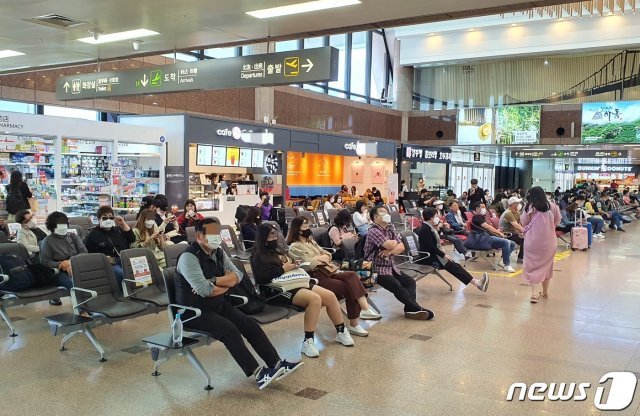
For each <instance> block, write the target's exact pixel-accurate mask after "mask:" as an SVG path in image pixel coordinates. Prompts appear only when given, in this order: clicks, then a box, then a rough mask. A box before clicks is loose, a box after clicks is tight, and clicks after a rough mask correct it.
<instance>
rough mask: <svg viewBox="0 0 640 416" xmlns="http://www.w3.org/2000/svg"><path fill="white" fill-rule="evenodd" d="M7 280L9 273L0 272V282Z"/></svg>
mask: <svg viewBox="0 0 640 416" xmlns="http://www.w3.org/2000/svg"><path fill="white" fill-rule="evenodd" d="M8 281H9V275H8V274H0V283H6V282H8Z"/></svg>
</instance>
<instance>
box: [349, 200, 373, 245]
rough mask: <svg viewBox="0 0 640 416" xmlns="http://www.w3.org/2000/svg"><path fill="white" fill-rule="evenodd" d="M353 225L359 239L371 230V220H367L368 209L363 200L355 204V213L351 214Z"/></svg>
mask: <svg viewBox="0 0 640 416" xmlns="http://www.w3.org/2000/svg"><path fill="white" fill-rule="evenodd" d="M353 223H354V225H355V226H356V231H357V232H358V236H359V237H360V238H364V237H366V236H367V233H368V232H369V228H371V224H372V222H371V218H369V208H367V205H366V204H365V202H364V201H363V200H360V201H358V202H356V211H355V212H354V213H353Z"/></svg>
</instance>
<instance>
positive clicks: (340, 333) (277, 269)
mask: <svg viewBox="0 0 640 416" xmlns="http://www.w3.org/2000/svg"><path fill="white" fill-rule="evenodd" d="M251 268H252V269H253V277H254V279H255V281H256V283H259V284H263V285H268V284H269V283H271V281H272V280H273V279H275V278H276V277H280V276H282V275H283V274H285V273H286V272H290V271H291V270H294V269H298V268H300V262H299V261H294V260H293V259H291V258H290V257H289V256H287V254H286V253H285V252H283V251H281V250H280V249H278V231H277V229H276V228H275V227H274V226H273V224H261V225H260V226H259V227H258V233H257V235H256V242H255V244H254V246H253V256H252V257H251ZM266 292H268V293H269V295H270V296H274V298H273V302H276V303H280V304H283V305H295V306H298V307H301V308H304V310H305V311H304V342H303V343H302V353H303V354H304V355H306V356H307V357H310V358H313V357H318V356H319V355H320V353H319V352H318V348H317V347H316V343H315V341H314V336H315V331H316V327H317V326H318V320H319V319H320V311H321V310H322V307H323V306H325V307H326V309H327V315H329V319H331V322H333V325H335V327H336V332H337V337H336V341H337V342H339V343H340V344H342V345H344V346H346V347H352V346H353V345H354V342H353V339H352V338H351V334H349V331H348V330H347V328H346V326H345V323H344V318H343V317H342V311H341V310H340V304H339V303H338V299H337V298H336V295H334V294H333V292H331V291H329V290H327V289H325V288H323V287H320V286H318V285H316V284H314V281H313V280H312V281H311V282H310V283H309V287H307V288H300V289H294V290H292V291H290V292H284V293H283V292H278V291H275V290H270V289H266Z"/></svg>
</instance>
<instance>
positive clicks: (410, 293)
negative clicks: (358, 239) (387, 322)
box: [364, 206, 435, 321]
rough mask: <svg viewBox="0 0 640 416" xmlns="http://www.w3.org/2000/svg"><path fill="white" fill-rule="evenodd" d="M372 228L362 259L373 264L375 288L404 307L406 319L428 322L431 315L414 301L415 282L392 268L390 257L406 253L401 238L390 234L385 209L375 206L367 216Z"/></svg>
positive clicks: (392, 232)
mask: <svg viewBox="0 0 640 416" xmlns="http://www.w3.org/2000/svg"><path fill="white" fill-rule="evenodd" d="M369 217H370V218H371V221H372V222H373V226H371V228H370V229H369V233H367V239H366V242H365V244H364V256H365V259H367V260H371V261H373V262H374V265H375V267H376V270H377V271H378V284H379V285H380V286H382V287H383V288H385V289H387V290H388V291H389V292H391V293H393V295H394V296H395V297H396V299H398V300H399V301H400V302H401V303H402V304H403V305H404V316H405V318H407V319H415V320H423V321H424V320H431V319H433V318H434V316H435V315H434V313H433V312H432V311H430V310H429V309H426V308H423V307H422V306H420V305H419V304H418V302H417V301H416V282H415V280H413V279H412V278H411V277H409V276H407V275H406V274H404V273H402V272H401V271H400V269H399V268H398V266H396V265H395V263H394V261H393V257H394V255H396V254H403V253H404V252H405V249H404V244H402V238H401V237H400V236H399V235H398V234H397V233H396V232H395V231H393V230H392V229H391V228H390V227H389V224H391V215H389V213H388V212H387V209H386V208H385V207H384V206H376V207H374V208H373V209H371V211H370V212H369Z"/></svg>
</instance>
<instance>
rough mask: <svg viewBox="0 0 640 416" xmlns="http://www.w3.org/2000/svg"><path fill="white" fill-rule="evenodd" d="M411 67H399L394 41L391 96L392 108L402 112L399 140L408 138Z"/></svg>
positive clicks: (411, 104) (396, 41)
mask: <svg viewBox="0 0 640 416" xmlns="http://www.w3.org/2000/svg"><path fill="white" fill-rule="evenodd" d="M412 94H413V67H410V66H407V67H405V66H402V65H400V41H399V40H398V39H396V40H395V47H394V56H393V96H394V97H395V103H394V108H395V109H396V110H398V111H402V125H401V130H400V140H401V141H402V142H406V141H407V140H408V138H409V112H410V111H412V110H413V96H412Z"/></svg>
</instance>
